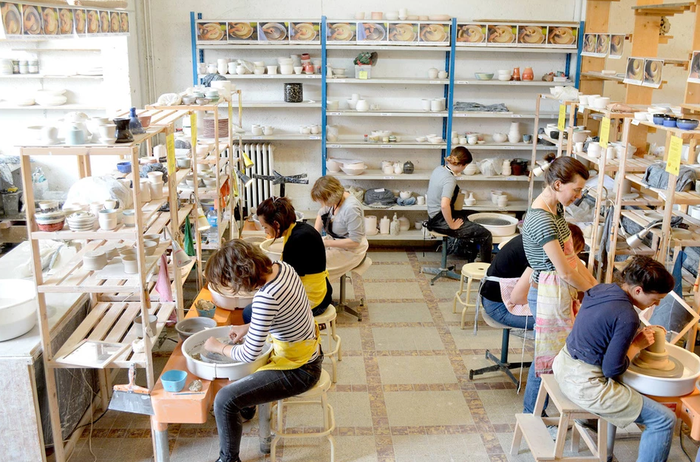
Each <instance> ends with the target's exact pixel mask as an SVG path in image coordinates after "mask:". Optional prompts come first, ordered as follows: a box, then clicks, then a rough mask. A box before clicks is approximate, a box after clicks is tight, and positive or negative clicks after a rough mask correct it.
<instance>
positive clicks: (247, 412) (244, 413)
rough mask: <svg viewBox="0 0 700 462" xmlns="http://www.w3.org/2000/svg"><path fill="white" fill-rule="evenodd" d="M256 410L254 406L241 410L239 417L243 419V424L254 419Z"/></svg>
mask: <svg viewBox="0 0 700 462" xmlns="http://www.w3.org/2000/svg"><path fill="white" fill-rule="evenodd" d="M256 409H257V408H256V407H255V406H251V407H245V408H243V409H241V417H242V418H243V422H248V421H249V420H251V419H252V418H253V417H255V410H256Z"/></svg>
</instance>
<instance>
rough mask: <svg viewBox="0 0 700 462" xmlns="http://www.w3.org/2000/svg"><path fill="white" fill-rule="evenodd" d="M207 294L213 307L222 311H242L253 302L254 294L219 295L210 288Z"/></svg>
mask: <svg viewBox="0 0 700 462" xmlns="http://www.w3.org/2000/svg"><path fill="white" fill-rule="evenodd" d="M209 292H211V301H212V302H214V305H216V306H217V307H218V308H221V309H224V310H229V311H231V310H242V309H243V308H245V307H246V306H248V305H250V304H251V303H252V302H253V295H254V294H248V293H238V294H235V295H234V294H231V293H225V294H221V293H219V292H217V291H216V290H214V288H213V287H211V286H210V287H209Z"/></svg>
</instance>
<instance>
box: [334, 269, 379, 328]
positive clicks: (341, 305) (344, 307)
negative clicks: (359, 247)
mask: <svg viewBox="0 0 700 462" xmlns="http://www.w3.org/2000/svg"><path fill="white" fill-rule="evenodd" d="M370 266H372V259H371V258H369V257H368V256H367V255H365V258H364V260H362V262H361V263H360V264H359V265H357V266H356V267H354V268H353V269H351V270H350V271H348V272H347V273H346V274H343V275H342V276H340V299H339V300H338V303H337V304H336V305H335V309H336V311H337V312H338V313H342V312H343V311H346V312H348V313H350V314H351V315H353V316H355V317H356V318H357V320H358V321H362V313H360V310H359V307H361V306H365V299H364V298H360V300H359V301H357V302H352V303H351V302H347V301H346V300H345V281H347V279H348V278H349V277H350V274H351V273H357V274H359V275H360V276H362V275H363V274H365V271H367V270H368V269H369V267H370ZM355 308H358V309H355Z"/></svg>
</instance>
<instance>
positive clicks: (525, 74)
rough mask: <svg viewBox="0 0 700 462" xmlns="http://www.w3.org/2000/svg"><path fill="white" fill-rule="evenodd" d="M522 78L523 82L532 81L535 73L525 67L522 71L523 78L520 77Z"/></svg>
mask: <svg viewBox="0 0 700 462" xmlns="http://www.w3.org/2000/svg"><path fill="white" fill-rule="evenodd" d="M522 77H523V80H534V78H535V73H534V72H532V68H531V67H526V68H525V69H524V70H523V76H522Z"/></svg>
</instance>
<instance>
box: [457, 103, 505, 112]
mask: <svg viewBox="0 0 700 462" xmlns="http://www.w3.org/2000/svg"><path fill="white" fill-rule="evenodd" d="M454 110H455V111H457V112H510V109H508V107H507V106H506V105H505V104H503V103H497V104H481V103H475V102H473V101H455V103H454Z"/></svg>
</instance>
